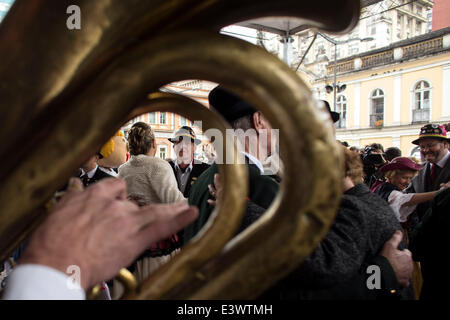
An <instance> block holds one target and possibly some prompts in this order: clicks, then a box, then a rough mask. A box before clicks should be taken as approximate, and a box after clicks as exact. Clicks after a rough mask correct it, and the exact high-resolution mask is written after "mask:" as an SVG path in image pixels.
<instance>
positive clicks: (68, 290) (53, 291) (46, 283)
mask: <svg viewBox="0 0 450 320" xmlns="http://www.w3.org/2000/svg"><path fill="white" fill-rule="evenodd" d="M3 299H5V300H84V299H86V294H85V292H84V290H83V289H82V288H81V287H80V285H79V284H78V283H76V282H74V281H72V279H71V278H70V277H69V276H68V275H67V274H65V273H62V272H61V271H58V270H55V269H53V268H50V267H46V266H42V265H38V264H23V265H18V266H17V267H16V268H14V270H13V272H12V273H11V275H10V276H9V277H8V279H7V284H6V288H5V292H4V295H3Z"/></svg>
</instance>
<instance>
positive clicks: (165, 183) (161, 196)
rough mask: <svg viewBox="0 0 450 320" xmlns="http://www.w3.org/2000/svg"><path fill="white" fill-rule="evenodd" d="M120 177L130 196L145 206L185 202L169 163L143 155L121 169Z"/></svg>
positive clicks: (132, 159)
mask: <svg viewBox="0 0 450 320" xmlns="http://www.w3.org/2000/svg"><path fill="white" fill-rule="evenodd" d="M119 177H120V178H122V179H124V180H125V182H126V184H127V193H128V196H130V197H132V198H133V199H137V200H138V201H139V202H142V203H143V204H151V203H172V202H179V201H185V198H184V196H183V194H182V193H181V191H179V190H178V185H177V181H176V179H175V175H174V174H173V171H172V168H171V167H170V165H169V163H168V162H167V161H165V160H163V159H160V158H156V157H149V156H146V155H143V154H140V155H137V156H131V159H130V160H129V161H128V162H127V163H125V164H123V165H121V166H120V167H119Z"/></svg>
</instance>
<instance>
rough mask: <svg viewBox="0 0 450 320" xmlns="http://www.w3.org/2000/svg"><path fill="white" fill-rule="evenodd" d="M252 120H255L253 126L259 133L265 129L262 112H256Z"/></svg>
mask: <svg viewBox="0 0 450 320" xmlns="http://www.w3.org/2000/svg"><path fill="white" fill-rule="evenodd" d="M252 119H253V126H254V127H255V129H256V131H257V132H259V130H261V129H264V123H263V119H262V114H261V112H259V111H256V112H255V113H254V114H253V116H252Z"/></svg>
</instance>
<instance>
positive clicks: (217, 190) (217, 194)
mask: <svg viewBox="0 0 450 320" xmlns="http://www.w3.org/2000/svg"><path fill="white" fill-rule="evenodd" d="M208 189H209V193H210V194H211V196H212V197H214V199H215V200H212V199H208V203H209V204H210V205H212V206H214V207H215V206H216V205H217V201H220V200H219V199H221V198H222V190H223V188H222V182H221V181H220V175H219V174H218V173H216V174H215V175H214V184H209V185H208Z"/></svg>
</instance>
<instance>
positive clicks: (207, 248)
mask: <svg viewBox="0 0 450 320" xmlns="http://www.w3.org/2000/svg"><path fill="white" fill-rule="evenodd" d="M155 111H162V112H174V113H177V114H180V115H182V116H184V117H186V118H189V119H195V121H198V120H200V121H202V123H201V124H202V130H203V131H204V132H206V133H208V130H209V129H215V130H218V131H220V132H222V137H223V138H224V139H225V140H224V143H223V144H222V148H217V149H216V152H217V157H218V159H221V158H222V157H223V156H224V155H225V154H226V153H234V154H236V153H237V152H239V151H238V150H239V148H238V145H236V144H235V142H234V140H233V139H232V137H231V136H229V135H226V134H225V130H226V129H227V128H230V125H229V124H227V123H226V122H225V121H224V120H223V119H222V118H221V117H220V116H219V115H218V114H217V113H215V112H212V111H211V110H209V109H208V108H206V107H205V106H203V105H201V104H200V103H198V102H196V101H194V100H192V99H189V98H187V97H185V96H182V95H177V94H171V93H164V92H155V93H152V94H149V95H148V100H146V101H144V102H143V103H141V104H139V106H138V107H137V108H136V109H134V110H133V113H132V114H131V115H130V116H129V117H128V118H129V119H133V118H134V117H135V116H136V115H139V114H142V113H147V112H155ZM212 133H217V131H216V132H212ZM215 138H216V139H217V140H218V139H219V138H220V137H219V136H217V137H215ZM217 146H220V144H217ZM218 166H219V172H220V174H221V176H222V177H223V183H224V185H223V188H224V198H223V199H222V201H221V202H219V203H218V207H217V208H216V210H214V212H213V213H212V215H211V219H210V221H209V224H210V227H209V226H207V227H205V228H204V230H203V233H202V235H201V237H200V235H199V236H198V237H196V239H194V240H193V241H191V242H190V243H189V244H188V245H186V246H184V247H183V249H182V251H181V253H179V254H177V255H176V256H175V257H174V258H173V259H172V261H170V263H168V264H165V265H163V266H162V267H161V268H159V269H158V270H157V271H156V272H155V273H154V274H152V276H151V277H150V278H149V279H148V280H147V281H145V283H143V284H142V286H141V287H140V288H138V291H137V292H136V294H137V295H129V296H128V298H129V299H134V298H136V297H137V296H139V295H144V294H145V291H144V289H142V288H152V292H153V293H154V294H158V290H161V291H162V292H166V291H168V290H170V289H173V288H174V287H176V286H177V285H180V283H182V281H184V279H186V278H188V277H190V276H191V275H192V274H195V272H196V270H197V269H198V268H200V267H202V266H203V265H204V264H205V263H206V262H207V261H208V260H210V259H211V258H212V257H214V256H216V255H217V254H218V253H219V252H220V250H221V249H222V248H223V246H224V245H225V244H226V243H227V241H228V240H229V239H230V238H231V237H232V236H233V235H234V234H235V232H236V230H237V228H238V227H239V225H240V223H241V221H242V215H243V213H244V209H245V201H246V200H245V197H242V195H243V194H247V189H248V183H247V168H246V166H245V165H243V164H234V165H229V164H226V165H224V164H219V165H218ZM237 181H239V183H236V182H237ZM159 295H162V293H159Z"/></svg>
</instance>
